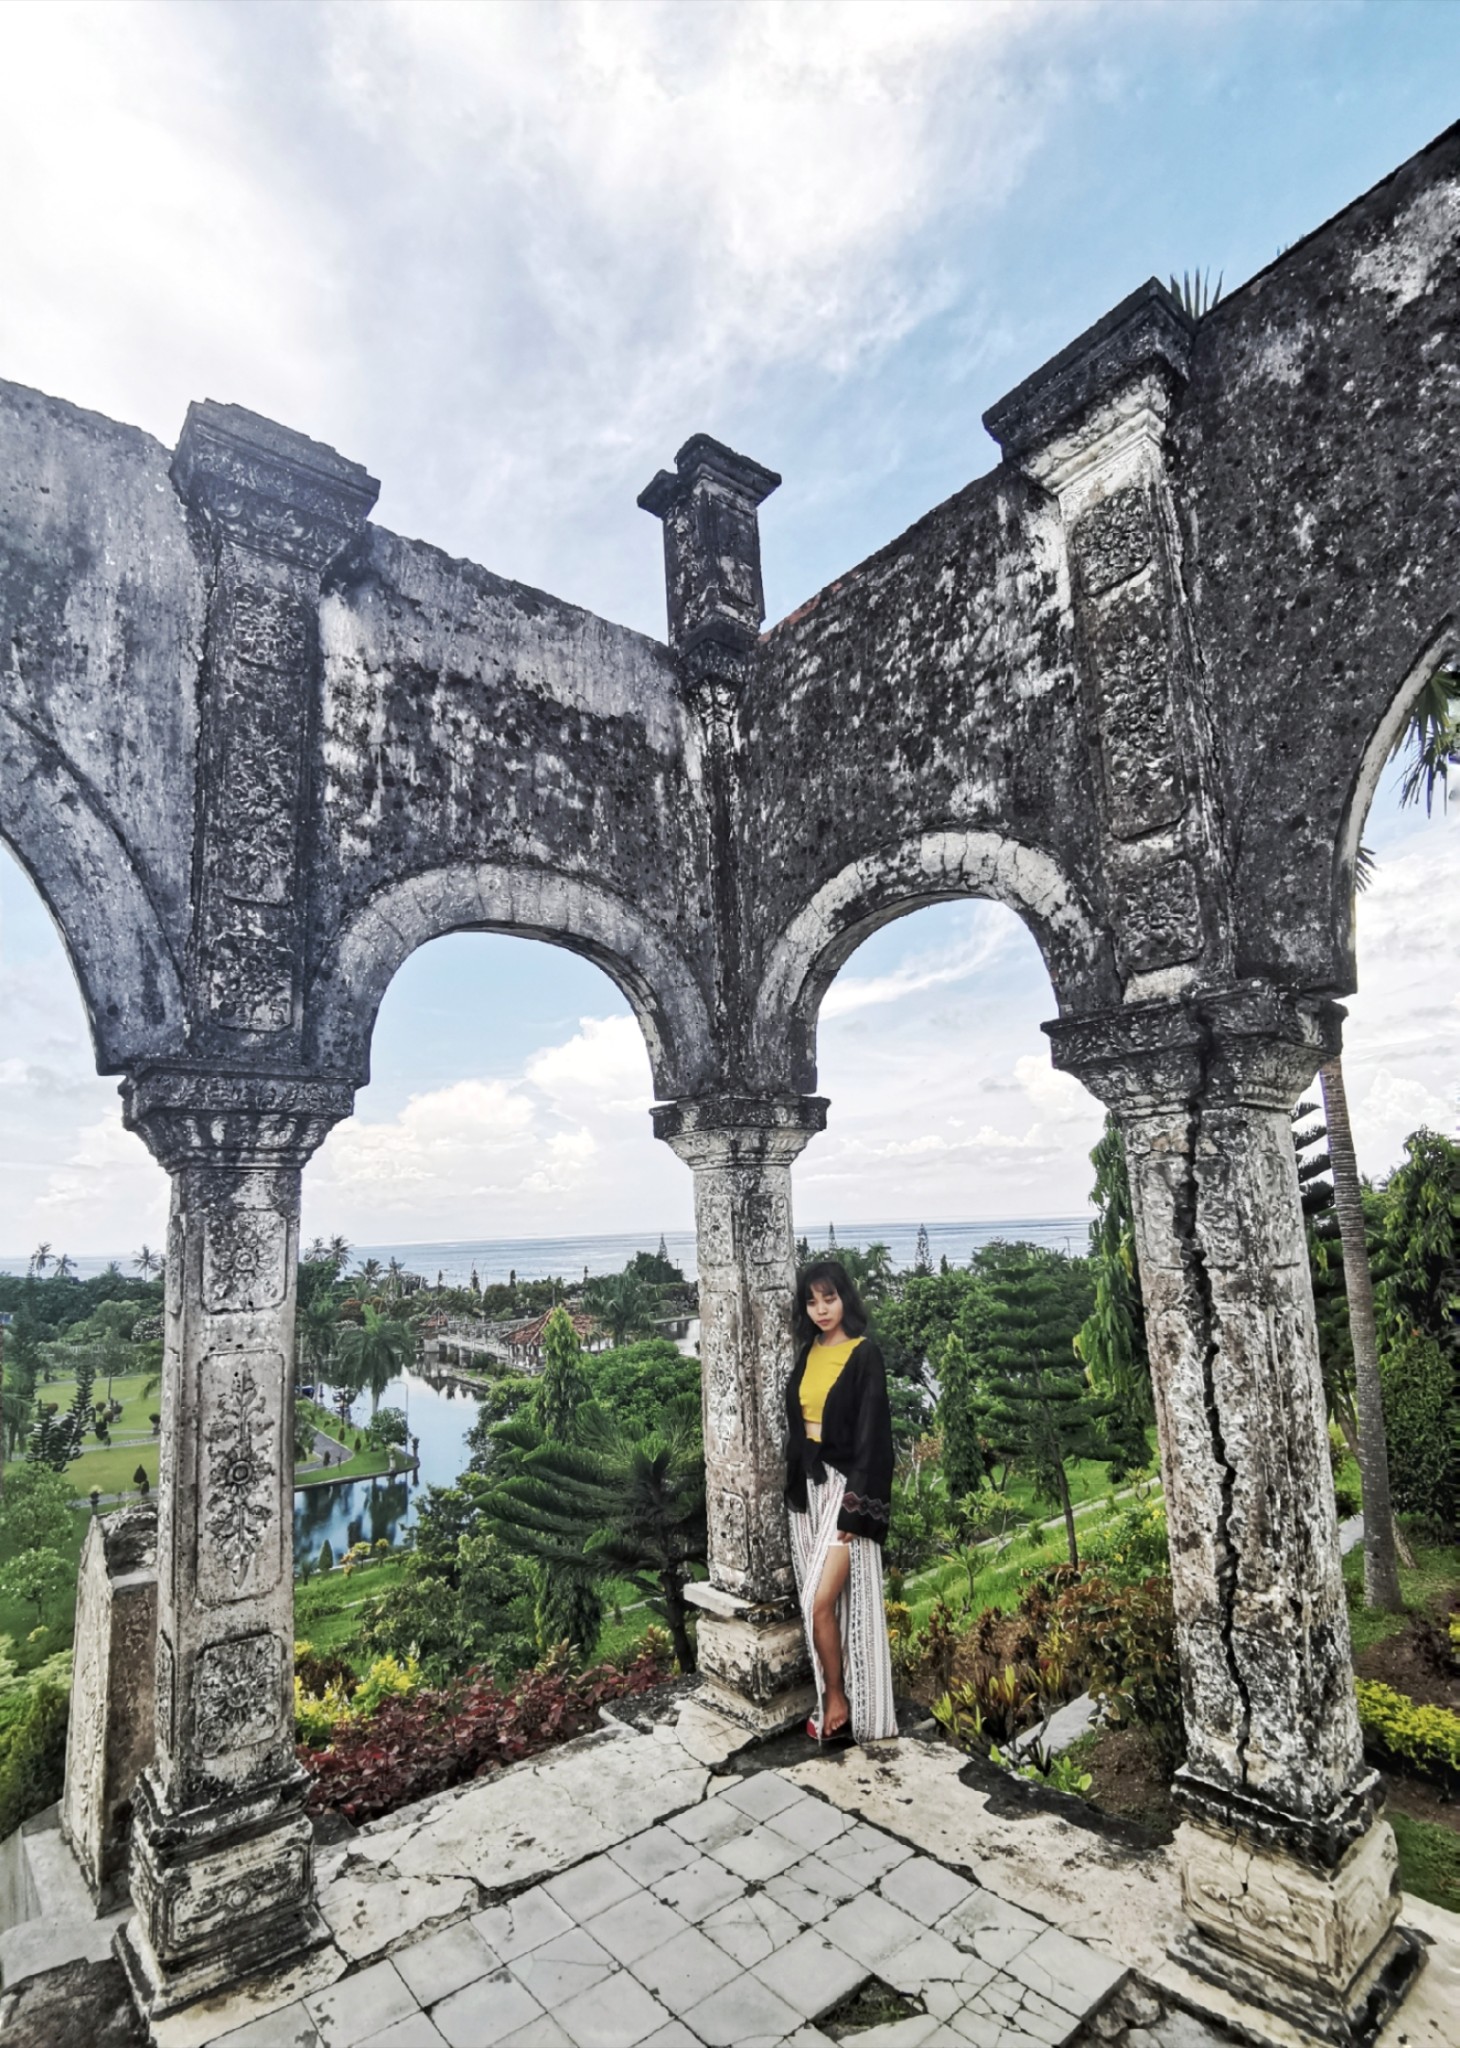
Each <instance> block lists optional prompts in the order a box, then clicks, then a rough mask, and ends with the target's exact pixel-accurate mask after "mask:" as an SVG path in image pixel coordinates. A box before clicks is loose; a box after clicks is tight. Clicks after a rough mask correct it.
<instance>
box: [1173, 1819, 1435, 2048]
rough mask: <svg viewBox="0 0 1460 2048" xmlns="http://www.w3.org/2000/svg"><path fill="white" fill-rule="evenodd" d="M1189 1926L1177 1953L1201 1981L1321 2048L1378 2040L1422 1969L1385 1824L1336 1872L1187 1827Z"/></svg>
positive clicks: (1180, 1840) (1183, 1830) (1184, 1858)
mask: <svg viewBox="0 0 1460 2048" xmlns="http://www.w3.org/2000/svg"><path fill="white" fill-rule="evenodd" d="M1176 1853H1177V1857H1178V1860H1179V1862H1180V1865H1181V1890H1182V1899H1183V1903H1184V1905H1185V1907H1186V1912H1187V1916H1188V1918H1189V1920H1190V1923H1191V1924H1190V1927H1189V1928H1188V1930H1187V1933H1186V1934H1185V1935H1184V1936H1183V1938H1182V1939H1181V1941H1180V1942H1178V1943H1177V1945H1176V1947H1175V1948H1174V1949H1173V1951H1172V1954H1173V1956H1174V1958H1175V1960H1176V1961H1177V1962H1180V1963H1183V1964H1184V1965H1185V1966H1186V1967H1187V1968H1188V1969H1190V1970H1193V1971H1195V1972H1196V1974H1197V1975H1198V1976H1200V1977H1204V1978H1206V1979H1207V1980H1208V1981H1209V1982H1211V1983H1214V1984H1218V1985H1220V1986H1221V1987H1222V1989H1223V1990H1225V1991H1229V1992H1231V1993H1233V1994H1234V1995H1235V1996H1236V1997H1238V1998H1242V1999H1245V2000H1246V2001H1247V2002H1248V2003H1250V2004H1252V2005H1255V2006H1259V2007H1263V2008H1265V2009H1266V2010H1267V2011H1269V2012H1274V2013H1278V2014H1280V2015H1281V2016H1282V2017H1283V2018H1284V2019H1287V2020H1291V2021H1292V2022H1294V2024H1296V2025H1297V2026H1299V2027H1302V2028H1304V2029H1305V2030H1306V2031H1307V2032H1308V2033H1310V2034H1312V2035H1313V2036H1314V2037H1315V2038H1316V2039H1318V2040H1320V2041H1332V2042H1335V2043H1339V2044H1342V2048H1356V2044H1359V2043H1362V2042H1365V2041H1370V2040H1372V2039H1373V2037H1374V2035H1375V2034H1376V2033H1377V2032H1378V2030H1379V2028H1380V2027H1381V2026H1382V2024H1383V2022H1384V2020H1385V2019H1386V2018H1387V2017H1388V2015H1389V2014H1390V2013H1391V2012H1392V2011H1393V2010H1394V2008H1395V2006H1396V2005H1398V2003H1399V2002H1400V2000H1401V1999H1402V1998H1403V1996H1404V1994H1405V1992H1406V1990H1407V1989H1408V1988H1409V1984H1410V1982H1411V1980H1412V1978H1413V1977H1414V1975H1415V1972H1416V1971H1417V1970H1418V1969H1419V1968H1420V1967H1421V1965H1422V1963H1423V1960H1424V1950H1423V1946H1422V1944H1421V1943H1420V1942H1419V1940H1418V1939H1417V1938H1416V1937H1415V1936H1414V1935H1412V1934H1410V1933H1409V1932H1408V1931H1407V1930H1406V1929H1405V1928H1402V1927H1400V1926H1399V1925H1398V1924H1397V1919H1398V1913H1399V1890H1398V1852H1397V1850H1396V1848H1395V1843H1394V1831H1393V1829H1392V1828H1391V1827H1390V1826H1389V1824H1388V1822H1387V1821H1384V1820H1376V1821H1375V1822H1374V1823H1373V1825H1372V1826H1370V1827H1369V1828H1368V1829H1367V1830H1366V1831H1365V1832H1364V1833H1363V1834H1361V1835H1360V1836H1359V1838H1358V1839H1357V1841H1355V1842H1354V1843H1353V1844H1352V1845H1351V1846H1350V1848H1349V1849H1348V1850H1347V1851H1346V1853H1345V1854H1344V1855H1343V1856H1342V1857H1341V1858H1340V1859H1339V1860H1338V1861H1337V1862H1336V1863H1335V1864H1334V1865H1333V1866H1332V1868H1322V1867H1319V1866H1316V1865H1314V1864H1312V1863H1309V1862H1305V1861H1301V1860H1300V1859H1299V1858H1298V1857H1296V1856H1293V1855H1291V1854H1289V1853H1287V1852H1286V1851H1284V1850H1283V1849H1281V1848H1279V1847H1277V1846H1275V1845H1274V1844H1272V1843H1263V1844H1258V1843H1256V1842H1255V1841H1253V1840H1252V1838H1251V1837H1250V1836H1247V1835H1245V1834H1238V1833H1231V1832H1228V1831H1226V1830H1225V1829H1217V1828H1214V1827H1210V1826H1207V1825H1204V1824H1203V1823H1201V1822H1199V1821H1191V1820H1188V1821H1184V1822H1183V1823H1182V1825H1181V1827H1180V1828H1179V1829H1178V1830H1177V1834H1176Z"/></svg>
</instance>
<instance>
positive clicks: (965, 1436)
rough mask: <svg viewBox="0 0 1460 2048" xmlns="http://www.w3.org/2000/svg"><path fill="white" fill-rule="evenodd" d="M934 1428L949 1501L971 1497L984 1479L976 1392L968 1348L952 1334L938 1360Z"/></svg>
mask: <svg viewBox="0 0 1460 2048" xmlns="http://www.w3.org/2000/svg"><path fill="white" fill-rule="evenodd" d="M938 1389H939V1392H938V1426H939V1428H940V1430H941V1431H942V1435H943V1477H944V1479H945V1480H946V1482H947V1486H948V1496H949V1498H950V1500H962V1499H963V1497H964V1495H965V1494H970V1493H974V1492H976V1491H977V1489H978V1488H979V1487H980V1486H981V1485H982V1484H983V1482H984V1480H985V1478H986V1477H987V1476H988V1467H987V1465H986V1464H985V1462H984V1454H983V1447H982V1445H981V1444H980V1442H979V1436H978V1389H977V1385H976V1382H975V1376H974V1364H973V1358H972V1356H971V1355H970V1353H969V1349H968V1346H967V1345H966V1344H965V1343H964V1341H963V1339H962V1338H961V1337H960V1336H959V1335H958V1333H957V1331H956V1330H955V1331H953V1332H952V1333H951V1334H950V1335H949V1337H948V1339H947V1342H946V1343H945V1344H944V1346H943V1349H942V1351H941V1352H940V1353H939V1356H938Z"/></svg>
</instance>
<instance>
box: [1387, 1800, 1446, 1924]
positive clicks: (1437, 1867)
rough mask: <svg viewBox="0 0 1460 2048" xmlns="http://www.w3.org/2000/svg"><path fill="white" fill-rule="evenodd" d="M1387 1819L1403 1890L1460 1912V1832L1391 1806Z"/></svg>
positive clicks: (1433, 1903) (1435, 1904)
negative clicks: (1394, 1845)
mask: <svg viewBox="0 0 1460 2048" xmlns="http://www.w3.org/2000/svg"><path fill="white" fill-rule="evenodd" d="M1389 1821H1390V1824H1391V1826H1392V1827H1393V1829H1394V1839H1395V1841H1396V1842H1397V1843H1398V1844H1399V1882H1400V1884H1401V1885H1402V1886H1403V1887H1404V1889H1405V1891H1407V1892H1413V1893H1414V1895H1415V1897H1416V1898H1418V1899H1428V1900H1429V1901H1430V1903H1431V1905H1434V1906H1443V1907H1444V1908H1445V1909H1446V1911H1447V1912H1450V1913H1460V1834H1457V1833H1456V1832H1455V1830H1454V1829H1453V1828H1442V1827H1437V1826H1436V1825H1435V1823H1434V1822H1433V1821H1431V1820H1415V1819H1413V1818H1412V1816H1411V1815H1409V1814H1407V1813H1397V1812H1396V1811H1395V1810H1394V1808H1393V1807H1392V1806H1391V1807H1390V1808H1389Z"/></svg>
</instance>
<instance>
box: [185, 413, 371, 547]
mask: <svg viewBox="0 0 1460 2048" xmlns="http://www.w3.org/2000/svg"><path fill="white" fill-rule="evenodd" d="M172 480H173V482H174V483H175V484H176V486H177V488H178V490H179V492H180V493H181V495H182V497H183V498H184V499H185V500H186V502H187V503H188V504H189V505H190V506H191V507H192V509H193V510H194V511H195V512H197V513H198V514H199V515H200V516H201V518H202V519H204V520H205V521H206V523H207V524H208V525H209V526H210V527H211V528H213V529H214V531H215V532H218V533H220V534H222V535H225V536H226V537H227V538H228V539H229V540H231V541H233V542H235V543H236V544H237V545H238V546H239V547H244V548H248V549H250V550H252V551H253V552H255V553H257V554H264V555H274V556H277V557H279V558H280V559H281V560H283V561H286V562H291V563H294V564H297V565H298V566H299V567H301V568H304V569H306V570H309V571H311V572H312V573H313V574H314V575H316V576H318V575H320V574H321V573H322V572H323V570H324V569H325V568H326V567H327V566H328V564H329V563H330V562H331V561H333V560H334V558H335V556H336V555H338V554H339V553H340V552H341V550H342V549H343V548H345V547H347V546H348V545H349V543H350V542H351V541H352V540H354V538H355V536H356V535H357V534H358V533H359V532H360V530H361V529H362V527H363V526H364V524H365V521H366V520H367V519H368V518H369V516H370V510H371V507H372V506H373V505H374V503H375V500H376V499H377V498H378V497H379V495H380V485H379V484H378V483H377V481H376V480H375V478H374V477H373V476H370V475H369V474H368V473H367V472H366V470H365V468H364V466H363V464H361V463H358V462H348V461H346V459H345V458H344V456H342V455H337V454H336V453H335V451H334V449H333V448H328V447H326V446H325V444H324V442H322V441H311V440H310V439H309V438H308V436H307V435H304V434H296V433H294V432H292V431H291V429H290V428H288V427H281V426H279V425H278V424H277V423H276V422H275V421H273V420H266V419H264V418H263V417H262V416H261V415H260V414H258V413H255V412H248V411H246V410H245V409H244V407H243V406H241V405H217V404H215V403H214V401H213V400H212V399H211V398H209V399H204V400H203V401H202V402H201V403H198V402H196V401H195V402H194V403H193V404H192V405H190V406H189V407H188V416H187V418H186V420H185V421H184V422H183V430H182V433H181V435H180V437H179V439H178V444H177V450H176V453H175V454H174V456H173V459H172Z"/></svg>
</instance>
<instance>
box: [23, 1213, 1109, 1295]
mask: <svg viewBox="0 0 1460 2048" xmlns="http://www.w3.org/2000/svg"><path fill="white" fill-rule="evenodd" d="M921 1227H924V1228H926V1230H927V1233H928V1245H929V1249H930V1250H931V1252H932V1256H933V1263H934V1265H936V1264H937V1263H938V1261H939V1259H940V1258H946V1259H947V1260H948V1263H949V1264H950V1265H953V1266H962V1265H966V1264H967V1262H968V1260H969V1258H970V1256H971V1255H972V1253H973V1252H974V1251H975V1250H976V1249H977V1247H978V1246H979V1245H982V1244H988V1243H990V1242H991V1241H992V1240H993V1239H995V1238H1000V1237H1003V1238H1017V1239H1020V1240H1021V1241H1023V1242H1024V1243H1029V1244H1039V1245H1046V1246H1048V1247H1049V1248H1050V1249H1052V1250H1054V1251H1067V1252H1072V1253H1083V1252H1084V1251H1086V1250H1087V1249H1088V1246H1089V1230H1090V1211H1088V1210H1085V1211H1083V1212H1082V1213H1080V1214H1079V1215H1075V1216H1001V1217H991V1218H989V1217H986V1218H984V1219H982V1220H974V1221H970V1222H964V1223H928V1224H927V1225H925V1226H921ZM831 1228H832V1226H831V1225H829V1224H827V1223H810V1224H805V1225H800V1226H798V1235H800V1236H802V1237H804V1238H805V1239H806V1241H807V1243H808V1244H809V1245H810V1246H811V1248H812V1250H813V1251H820V1250H821V1249H822V1247H823V1246H825V1244H826V1242H827V1236H828V1231H829V1230H830V1229H831ZM919 1228H920V1226H919V1225H918V1224H916V1223H847V1224H841V1223H838V1224H836V1225H835V1231H836V1240H837V1243H838V1244H842V1245H853V1246H855V1247H857V1248H858V1249H859V1250H860V1249H862V1248H863V1247H865V1246H867V1245H869V1244H885V1245H886V1246H887V1249H888V1253H889V1255H890V1257H891V1259H892V1263H893V1265H894V1266H896V1267H898V1268H899V1269H901V1270H904V1271H905V1270H906V1269H907V1268H908V1267H910V1266H911V1265H912V1264H913V1263H914V1260H915V1257H916V1249H917V1236H918V1230H919ZM661 1237H662V1238H663V1240H664V1246H665V1250H666V1251H667V1252H668V1254H669V1257H670V1258H671V1260H672V1261H673V1262H674V1264H675V1265H677V1266H679V1267H682V1268H683V1270H684V1273H685V1275H686V1277H687V1278H693V1277H694V1275H695V1273H696V1271H697V1267H696V1262H695V1234H694V1232H693V1231H692V1230H663V1231H661V1230H659V1229H657V1228H650V1229H647V1230H639V1231H622V1232H616V1233H613V1234H611V1235H608V1234H602V1233H596V1234H592V1235H589V1234H584V1235H581V1236H576V1237H519V1238H506V1237H496V1238H466V1239H458V1240H455V1241H451V1242H447V1241H445V1240H435V1239H431V1240H427V1241H425V1242H422V1243H414V1244H405V1243H382V1244H352V1245H351V1247H350V1263H351V1266H358V1265H359V1263H360V1261H361V1260H362V1259H368V1258H374V1259H379V1261H380V1263H381V1264H382V1265H386V1264H387V1263H388V1262H389V1261H390V1260H391V1259H399V1260H400V1262H401V1264H402V1265H403V1266H404V1267H405V1268H406V1270H407V1272H410V1273H419V1274H420V1275H421V1277H422V1279H423V1280H425V1281H426V1283H427V1284H428V1285H429V1286H434V1285H435V1284H436V1277H437V1275H438V1273H439V1274H440V1276H441V1280H442V1283H443V1284H444V1285H445V1286H448V1287H464V1286H466V1285H468V1284H469V1282H470V1280H471V1276H472V1273H473V1271H475V1273H476V1275H477V1278H478V1280H479V1281H480V1282H481V1284H482V1285H483V1286H484V1287H485V1286H487V1285H488V1284H489V1283H490V1282H492V1281H494V1280H506V1279H508V1278H509V1277H510V1276H511V1274H513V1273H514V1272H515V1273H516V1275H517V1277H518V1279H519V1280H551V1279H563V1280H581V1279H582V1278H583V1276H584V1274H585V1273H586V1274H587V1275H588V1276H589V1278H592V1277H593V1276H594V1275H595V1274H598V1273H617V1272H619V1271H621V1270H622V1268H623V1267H624V1266H626V1265H627V1264H628V1262H629V1260H630V1259H631V1258H632V1257H633V1256H634V1254H635V1252H641V1251H644V1252H654V1251H657V1250H658V1249H659V1241H660V1238H661ZM57 1249H58V1250H59V1251H64V1250H65V1247H64V1245H62V1246H58V1247H57ZM73 1264H74V1266H75V1269H76V1275H77V1278H78V1279H82V1280H89V1279H92V1278H94V1277H95V1275H97V1274H98V1273H103V1272H105V1271H106V1268H107V1267H108V1266H109V1265H112V1264H116V1265H118V1266H120V1267H121V1269H122V1271H123V1272H124V1273H127V1274H131V1273H132V1272H133V1271H134V1266H133V1256H132V1254H130V1253H127V1254H125V1255H124V1254H120V1253H118V1254H114V1255H113V1256H112V1257H110V1258H109V1257H107V1256H106V1255H101V1256H99V1257H80V1256H75V1257H73ZM29 1265H30V1261H29V1258H28V1257H0V1272H5V1273H24V1272H26V1271H27V1270H28V1268H29ZM347 1270H348V1269H347Z"/></svg>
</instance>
